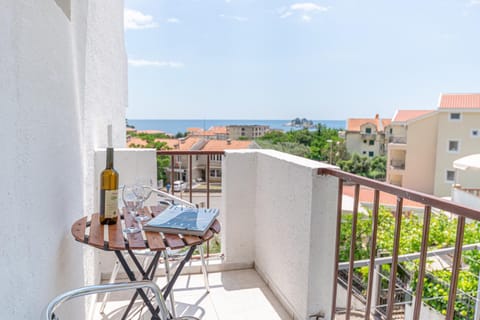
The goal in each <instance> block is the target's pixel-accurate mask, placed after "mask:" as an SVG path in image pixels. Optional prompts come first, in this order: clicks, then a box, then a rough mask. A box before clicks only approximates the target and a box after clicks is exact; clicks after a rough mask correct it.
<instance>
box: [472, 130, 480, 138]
mask: <svg viewBox="0 0 480 320" xmlns="http://www.w3.org/2000/svg"><path fill="white" fill-rule="evenodd" d="M470 136H471V137H472V138H478V137H480V130H479V129H472V130H471V131H470Z"/></svg>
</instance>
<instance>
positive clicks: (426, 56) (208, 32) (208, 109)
mask: <svg viewBox="0 0 480 320" xmlns="http://www.w3.org/2000/svg"><path fill="white" fill-rule="evenodd" d="M125 44H126V49H127V53H128V59H129V68H128V72H129V75H128V77H129V107H128V109H127V117H128V118H130V119H292V118H295V117H305V118H309V119H316V120H320V119H322V120H344V119H347V118H360V117H373V116H374V115H375V114H376V113H379V114H380V116H381V117H386V118H388V117H392V116H393V114H394V112H395V110H396V109H399V108H403V109H415V108H422V109H425V108H431V109H434V108H436V106H437V102H438V98H439V95H440V93H442V92H445V93H446V92H480V0H421V1H418V0H415V1H410V0H403V1H384V0H383V1H380V0H379V1H369V0H366V1H353V0H338V1H311V2H310V1H305V2H303V1H284V0H276V1H273V0H272V1H270V0H264V1H260V0H258V1H255V0H126V1H125Z"/></svg>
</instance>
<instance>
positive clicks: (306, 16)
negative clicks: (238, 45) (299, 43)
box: [277, 0, 480, 22]
mask: <svg viewBox="0 0 480 320" xmlns="http://www.w3.org/2000/svg"><path fill="white" fill-rule="evenodd" d="M470 1H480V0H470ZM328 10H329V8H328V7H324V6H321V5H319V4H316V3H313V2H297V3H294V4H292V5H290V6H289V7H281V8H279V9H278V10H277V12H278V14H279V17H280V18H281V19H285V18H288V17H290V16H293V15H295V14H297V15H299V16H300V19H301V20H302V21H304V22H310V21H311V20H312V19H313V14H317V13H320V12H326V11H328Z"/></svg>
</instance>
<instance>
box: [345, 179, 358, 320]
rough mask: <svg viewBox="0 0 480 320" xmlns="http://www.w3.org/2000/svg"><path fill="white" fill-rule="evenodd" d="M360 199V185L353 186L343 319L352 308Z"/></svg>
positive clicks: (347, 317)
mask: <svg viewBox="0 0 480 320" xmlns="http://www.w3.org/2000/svg"><path fill="white" fill-rule="evenodd" d="M359 198H360V185H359V184H356V185H355V196H354V199H353V212H352V239H350V258H349V260H348V263H349V266H348V285H347V310H346V313H345V319H346V320H349V319H350V313H351V310H350V309H351V308H352V292H353V264H354V262H355V248H356V242H357V220H358V202H359Z"/></svg>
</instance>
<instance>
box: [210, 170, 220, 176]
mask: <svg viewBox="0 0 480 320" xmlns="http://www.w3.org/2000/svg"><path fill="white" fill-rule="evenodd" d="M210 177H212V178H221V177H222V170H220V169H211V170H210Z"/></svg>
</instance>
